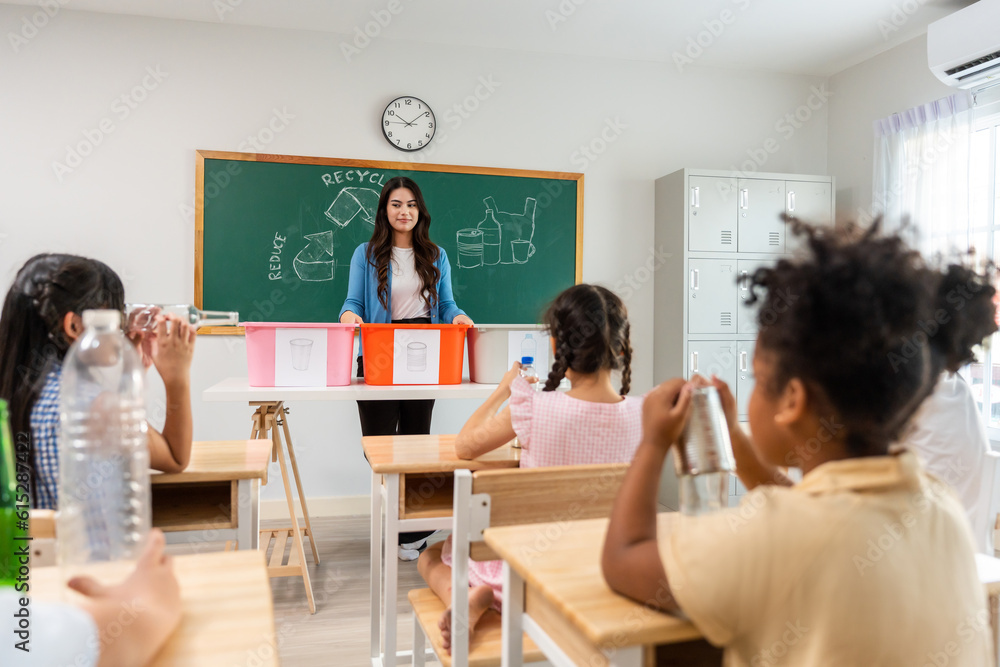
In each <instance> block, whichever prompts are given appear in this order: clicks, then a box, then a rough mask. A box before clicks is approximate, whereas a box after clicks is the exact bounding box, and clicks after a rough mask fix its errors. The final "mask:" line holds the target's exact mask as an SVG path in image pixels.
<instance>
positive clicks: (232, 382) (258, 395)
mask: <svg viewBox="0 0 1000 667" xmlns="http://www.w3.org/2000/svg"><path fill="white" fill-rule="evenodd" d="M496 388H497V386H496V385H495V384H477V383H474V382H463V383H462V384H428V385H398V386H388V387H376V386H373V385H367V384H365V382H364V380H358V379H353V380H351V384H349V385H347V386H344V387H251V386H250V380H249V379H248V378H245V377H234V378H226V379H225V380H222V381H221V382H217V383H216V384H214V385H212V386H211V387H209V388H208V389H205V390H204V391H202V393H201V399H202V400H203V401H208V402H214V401H357V400H376V401H377V400H410V399H430V398H435V399H436V398H441V399H444V398H477V399H480V400H481V399H484V398H486V397H488V396H489V395H490V394H492V393H493V390H494V389H496Z"/></svg>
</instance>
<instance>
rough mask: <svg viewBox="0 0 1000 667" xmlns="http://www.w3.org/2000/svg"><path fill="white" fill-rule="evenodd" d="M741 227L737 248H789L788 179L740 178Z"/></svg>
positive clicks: (778, 251) (748, 249) (751, 249)
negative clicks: (785, 214)
mask: <svg viewBox="0 0 1000 667" xmlns="http://www.w3.org/2000/svg"><path fill="white" fill-rule="evenodd" d="M737 188H738V189H739V193H738V194H739V213H740V218H739V224H738V225H737V226H738V227H739V229H738V231H737V236H738V239H739V241H738V243H737V249H738V250H739V251H740V252H775V253H782V252H784V251H785V222H784V221H783V220H782V219H781V213H782V211H784V210H785V182H784V181H768V180H763V179H757V178H741V179H739V182H738V185H737Z"/></svg>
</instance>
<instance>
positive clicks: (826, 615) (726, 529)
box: [663, 450, 992, 667]
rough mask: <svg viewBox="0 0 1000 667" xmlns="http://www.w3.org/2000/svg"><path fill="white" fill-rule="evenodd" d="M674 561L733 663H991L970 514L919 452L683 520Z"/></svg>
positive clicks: (809, 478) (839, 468) (678, 582)
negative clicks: (920, 458)
mask: <svg viewBox="0 0 1000 667" xmlns="http://www.w3.org/2000/svg"><path fill="white" fill-rule="evenodd" d="M663 562H664V567H665V568H666V572H667V578H668V579H669V581H670V587H671V589H672V590H673V592H674V596H675V598H676V599H677V601H678V603H679V604H680V606H681V608H682V609H683V610H684V612H685V613H686V614H687V616H688V617H689V618H690V619H691V620H692V621H693V622H694V623H695V625H697V626H698V628H699V629H700V630H701V631H702V632H703V633H704V634H705V637H706V638H707V639H708V640H709V641H710V642H711V643H713V644H715V645H717V646H722V647H724V648H725V665H727V667H743V666H750V667H764V666H770V665H809V666H810V667H815V666H817V665H830V666H831V667H833V666H835V667H847V666H849V665H865V666H868V665H892V666H900V667H904V666H905V667H923V666H924V665H928V666H930V667H965V666H972V665H975V666H976V667H980V666H985V665H988V664H990V651H991V646H992V642H991V639H990V631H989V614H988V612H987V607H986V596H985V592H984V590H983V586H982V585H981V584H980V583H979V577H978V575H977V574H976V564H975V559H974V548H973V542H972V535H971V533H970V531H969V528H968V521H967V519H966V517H965V512H964V510H963V509H962V505H961V504H960V503H959V501H958V499H957V498H956V497H955V495H954V493H953V492H952V491H951V490H950V489H949V488H947V486H946V485H945V484H943V483H942V482H940V481H939V480H937V479H936V478H934V477H932V476H930V475H928V474H927V473H925V472H924V471H923V470H922V469H921V467H920V464H919V462H918V461H917V458H916V457H915V456H914V455H913V453H912V452H909V451H906V450H902V451H900V452H897V453H895V454H893V455H889V456H881V457H867V458H859V459H848V460H844V461H834V462H830V463H825V464H823V465H820V466H818V467H816V468H815V469H813V470H812V471H810V472H809V474H807V475H806V476H805V478H804V479H803V480H802V482H801V483H800V484H798V485H796V486H793V487H776V486H761V487H758V488H756V489H754V490H753V491H751V492H750V493H748V494H747V495H746V496H745V498H744V499H743V502H742V503H741V504H740V506H739V507H736V508H732V509H729V510H725V511H722V512H718V513H715V514H712V515H708V516H702V517H696V518H694V517H681V518H680V520H679V521H678V523H677V524H676V527H675V529H674V530H673V531H672V532H671V535H670V539H669V546H668V548H666V549H664V553H663Z"/></svg>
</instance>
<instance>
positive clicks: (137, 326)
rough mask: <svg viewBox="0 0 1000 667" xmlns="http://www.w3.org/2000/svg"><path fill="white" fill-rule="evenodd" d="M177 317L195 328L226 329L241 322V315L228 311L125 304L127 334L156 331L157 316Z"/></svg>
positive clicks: (175, 305) (184, 305)
mask: <svg viewBox="0 0 1000 667" xmlns="http://www.w3.org/2000/svg"><path fill="white" fill-rule="evenodd" d="M160 314H163V315H168V314H169V315H177V316H178V317H180V318H181V319H183V320H186V321H187V323H188V324H190V325H191V326H193V327H226V326H236V325H238V324H239V322H240V314H239V313H238V312H236V311H235V310H233V311H228V310H201V309H200V308H195V307H194V306H191V305H188V304H153V303H129V304H125V321H126V322H127V323H128V325H127V326H126V327H125V329H126V333H135V332H138V331H153V330H154V329H156V316H157V315H160Z"/></svg>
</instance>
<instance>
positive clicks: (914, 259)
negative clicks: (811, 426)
mask: <svg viewBox="0 0 1000 667" xmlns="http://www.w3.org/2000/svg"><path fill="white" fill-rule="evenodd" d="M787 221H788V222H789V223H790V225H791V227H792V231H793V232H794V233H795V234H799V235H802V236H804V237H805V238H806V241H807V246H808V251H809V252H808V253H807V255H806V256H805V257H803V258H796V259H782V260H779V261H778V263H777V264H776V265H775V266H774V267H773V268H761V269H757V271H756V272H755V273H754V275H753V278H752V281H751V285H750V289H751V290H752V292H753V295H752V297H751V300H750V302H751V303H753V302H755V301H757V300H758V292H763V298H762V299H761V300H762V303H761V305H760V310H759V312H758V314H757V320H758V325H759V333H758V338H757V340H758V342H759V344H760V345H761V347H762V348H764V349H765V350H767V351H768V352H770V353H772V354H773V356H774V359H775V372H774V377H773V378H772V382H771V383H770V385H771V386H769V387H766V388H765V389H766V390H767V391H769V392H771V393H772V394H774V393H777V392H780V391H781V390H782V389H783V388H784V387H785V385H786V384H787V382H788V381H789V380H790V379H791V378H799V379H800V380H802V382H803V383H804V384H805V385H806V386H807V388H808V390H809V392H810V396H811V398H812V399H815V400H816V401H817V403H816V405H817V408H818V410H820V411H826V412H827V413H828V414H830V415H831V416H832V417H833V418H834V419H835V421H836V422H837V423H839V424H843V425H844V427H845V444H846V447H847V449H848V452H849V453H850V454H851V455H852V456H879V455H884V454H885V453H886V452H887V451H888V446H889V444H890V443H891V442H893V441H894V440H896V439H897V438H898V437H899V435H900V434H901V432H902V431H903V428H904V427H905V426H906V424H907V422H908V421H909V419H910V418H911V417H912V416H913V414H914V413H915V412H916V410H917V408H918V407H919V406H920V403H921V402H923V400H924V399H925V398H926V397H927V396H928V395H930V393H931V392H932V391H933V389H934V386H935V383H936V382H937V379H938V376H939V375H940V374H941V372H942V371H943V370H952V371H954V370H957V369H958V368H960V367H961V366H962V365H964V364H965V363H967V362H969V361H971V360H972V359H973V358H974V357H973V352H972V348H973V347H974V346H975V345H978V344H979V343H981V342H982V341H983V339H984V338H985V337H986V336H988V335H990V334H991V333H993V332H994V331H996V330H997V327H996V324H995V321H994V306H993V295H994V294H995V293H996V290H995V289H994V288H993V287H992V286H991V285H990V284H989V281H988V278H987V277H986V276H984V275H979V274H977V273H975V272H974V271H972V270H970V269H968V268H964V267H962V266H960V265H957V264H953V265H950V266H947V267H946V268H945V269H943V270H942V269H935V268H931V267H930V266H929V265H928V264H927V263H926V262H925V261H924V260H923V259H922V258H921V256H920V254H919V253H918V252H917V251H915V250H913V249H911V248H909V247H907V246H906V244H905V243H904V241H903V240H902V239H901V238H900V236H899V235H898V234H892V235H880V222H881V221H879V220H877V221H875V223H874V224H873V225H872V226H871V227H870V228H869V229H867V230H863V229H861V228H859V227H857V226H855V225H848V226H846V227H843V228H837V229H829V228H825V229H823V228H816V227H811V226H809V225H806V224H804V223H802V222H801V221H799V220H796V219H794V218H787ZM989 272H992V269H990V271H989Z"/></svg>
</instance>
